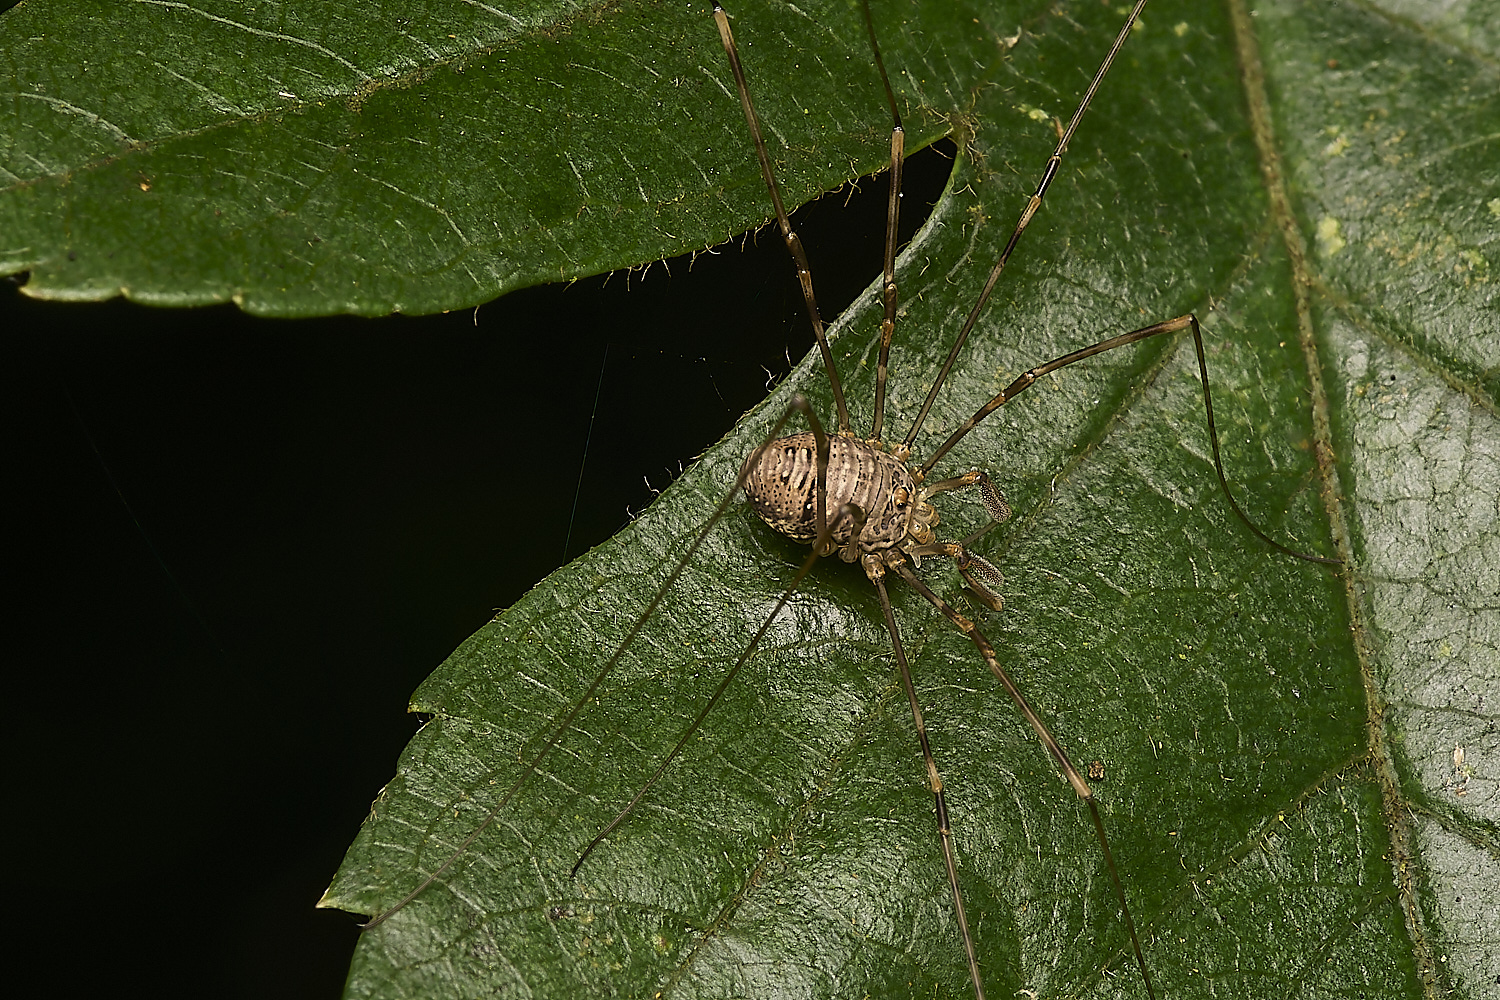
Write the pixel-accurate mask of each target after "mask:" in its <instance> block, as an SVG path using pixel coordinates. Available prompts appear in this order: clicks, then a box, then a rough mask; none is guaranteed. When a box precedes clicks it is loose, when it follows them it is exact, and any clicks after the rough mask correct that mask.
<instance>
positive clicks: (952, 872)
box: [867, 563, 984, 1000]
mask: <svg viewBox="0 0 1500 1000" xmlns="http://www.w3.org/2000/svg"><path fill="white" fill-rule="evenodd" d="M901 570H903V571H905V567H904V566H902V567H901ZM867 572H869V571H868V570H867ZM869 575H870V579H871V580H872V581H873V582H874V584H875V589H876V591H878V592H879V594H880V612H881V614H883V615H884V616H885V627H886V631H887V632H889V633H890V635H891V649H892V650H893V651H894V652H895V654H896V668H897V670H898V671H899V672H900V674H901V686H902V687H903V688H904V689H905V690H906V700H907V701H908V702H910V703H911V717H912V721H913V722H914V723H916V727H917V740H918V742H920V743H921V744H922V762H923V763H924V764H926V765H927V785H928V787H929V788H931V789H932V797H933V800H934V802H935V803H936V806H937V824H938V843H939V844H941V845H942V848H943V864H944V866H945V867H947V869H948V888H949V890H950V891H951V892H952V893H953V912H954V913H955V914H956V915H957V916H958V930H959V933H960V934H961V935H962V936H963V939H964V954H965V955H967V956H968V959H969V981H970V982H971V983H973V984H974V998H975V1000H984V979H983V977H982V976H980V974H979V956H978V955H977V954H975V952H974V935H973V934H972V933H970V932H969V918H968V915H967V914H966V913H965V912H964V894H963V890H962V889H960V888H959V886H958V862H957V861H956V860H955V859H954V856H953V828H952V824H951V823H950V822H949V820H948V799H947V797H946V796H944V794H943V776H942V775H941V774H939V773H938V769H937V762H936V761H935V760H934V759H933V757H932V744H931V743H930V742H929V741H928V739H927V724H926V723H925V722H924V721H922V706H921V705H920V704H919V703H918V702H917V689H916V686H915V685H914V684H913V683H912V679H911V667H910V665H908V664H907V662H906V651H905V650H904V649H903V648H902V646H901V632H900V630H899V629H897V628H896V616H895V614H894V613H893V612H892V611H891V597H890V594H888V593H886V589H885V580H884V578H883V571H882V570H881V569H880V566H879V564H878V563H877V564H875V571H874V572H869ZM902 575H905V572H903V574H902Z"/></svg>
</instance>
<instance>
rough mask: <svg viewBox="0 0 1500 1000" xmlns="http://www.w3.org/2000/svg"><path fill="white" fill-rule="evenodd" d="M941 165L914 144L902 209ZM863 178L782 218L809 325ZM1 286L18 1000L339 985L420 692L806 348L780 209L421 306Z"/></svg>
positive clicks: (875, 266)
mask: <svg viewBox="0 0 1500 1000" xmlns="http://www.w3.org/2000/svg"><path fill="white" fill-rule="evenodd" d="M948 155H950V156H951V151H950V152H949V154H948ZM949 163H950V161H949V160H948V159H947V158H945V157H942V156H938V155H934V154H927V155H926V156H922V157H917V158H914V160H913V161H911V162H910V163H909V164H908V182H907V193H908V197H907V198H906V199H905V202H904V209H903V210H904V212H905V215H906V217H905V218H904V219H903V222H904V224H905V225H904V226H903V228H904V229H907V230H908V231H910V230H911V229H913V228H915V226H916V225H917V224H918V223H919V222H920V221H921V220H920V217H919V216H920V214H921V212H920V211H919V210H921V209H923V206H925V205H927V204H929V203H930V202H932V201H933V200H935V199H936V197H937V194H938V192H939V190H940V189H941V185H942V183H943V181H944V179H945V178H946V173H947V169H948V166H949ZM884 187H885V185H884V183H883V181H881V182H871V183H866V184H865V185H864V192H863V193H862V194H860V195H859V196H858V197H857V198H856V199H854V201H853V203H852V204H851V205H850V207H849V208H847V209H845V208H844V207H843V206H844V203H845V200H846V193H843V192H841V193H839V194H835V195H832V196H829V197H827V198H824V199H822V200H821V201H820V202H818V203H817V204H816V205H814V206H812V207H811V208H810V209H809V211H808V212H807V213H803V214H799V216H798V217H797V226H798V229H799V232H800V233H801V234H802V236H803V238H804V240H805V241H806V243H807V244H808V250H809V254H810V256H811V258H812V261H813V267H814V275H815V278H816V281H817V285H818V292H819V298H820V300H821V303H822V306H823V313H824V315H825V316H826V317H830V318H831V317H833V316H835V315H837V314H838V312H839V311H840V310H842V309H843V308H844V306H845V305H846V304H847V303H848V302H849V301H850V300H851V299H852V298H853V297H854V296H855V295H856V294H857V293H858V292H859V290H860V289H861V288H862V287H863V286H864V285H865V284H867V283H868V282H869V281H871V280H872V279H873V278H874V277H875V276H876V275H877V273H878V270H879V244H880V237H881V233H882V232H883V226H884V213H885V207H884V198H885V192H884ZM851 247H852V249H851ZM23 281H24V276H20V278H18V279H10V280H0V332H3V337H4V350H5V355H6V363H5V365H4V388H3V398H4V400H5V407H6V411H7V412H6V415H5V427H6V439H7V442H8V447H7V448H6V453H7V454H6V464H7V466H8V471H9V473H10V474H9V475H8V477H7V479H8V481H9V482H10V483H11V484H12V485H11V487H10V492H11V494H12V496H13V497H14V498H15V500H16V501H17V502H16V504H15V508H14V513H13V515H12V521H11V531H10V533H9V535H10V543H9V545H8V546H7V549H8V550H9V551H8V554H7V558H6V563H7V566H8V568H9V570H10V573H9V575H10V576H11V577H12V579H13V580H14V581H16V584H19V588H20V599H19V600H18V601H15V602H14V603H13V604H12V616H11V617H12V620H13V621H14V623H15V624H14V626H13V630H12V635H14V636H16V637H17V638H18V640H19V641H18V642H17V648H16V652H15V654H14V655H13V656H12V657H11V658H10V662H11V669H10V671H9V675H10V677H11V681H10V685H11V687H10V691H11V703H12V706H13V722H12V724H11V726H10V728H9V734H8V743H9V752H8V754H7V756H8V758H9V759H10V761H11V769H12V773H13V774H15V775H17V776H19V787H14V786H13V789H12V794H11V797H10V803H11V804H10V806H9V807H8V808H7V810H6V812H7V815H8V816H9V817H10V820H9V824H8V826H9V828H10V830H11V831H12V834H11V837H10V838H9V839H10V840H11V849H10V853H11V858H12V870H13V871H16V872H18V874H17V876H16V879H17V881H16V882H15V883H13V889H12V892H11V893H10V894H9V895H8V899H7V902H6V910H7V916H6V923H7V925H8V928H9V929H8V931H7V935H8V937H9V939H10V945H11V954H12V956H13V958H12V975H11V977H9V978H12V979H16V978H19V979H20V980H21V982H22V986H23V988H24V989H25V990H26V992H27V993H28V994H38V995H59V994H66V995H74V994H82V993H84V992H100V993H104V994H106V995H109V994H113V993H117V992H119V991H120V989H121V988H122V987H123V988H129V987H137V988H144V989H148V990H150V991H151V994H152V995H156V996H161V995H173V994H192V995H195V996H198V995H213V996H245V997H250V996H255V997H262V996H277V997H333V996H336V995H337V994H338V993H339V991H340V987H341V985H342V983H343V979H344V975H345V971H346V969H347V966H348V961H349V956H350V954H351V952H352V949H353V947H354V943H355V940H356V938H357V936H358V929H357V927H356V926H355V920H354V918H353V917H351V916H349V915H347V914H343V913H339V912H334V911H325V910H317V909H314V904H315V903H316V902H317V900H318V897H319V896H320V895H321V894H322V891H323V889H324V888H325V887H326V886H327V884H328V882H329V880H330V878H331V877H332V875H333V872H334V870H335V868H337V866H338V864H339V861H340V859H341V858H342V856H343V851H344V849H345V847H346V846H347V845H348V844H349V842H350V841H351V840H352V839H353V837H354V834H355V831H356V830H357V828H358V826H359V824H360V822H361V820H362V819H363V818H364V816H365V814H366V812H367V810H368V807H369V803H370V801H371V800H372V799H373V798H374V796H375V795H376V793H377V792H378V791H379V789H380V787H381V786H382V785H383V784H384V783H385V782H386V781H388V780H389V779H390V778H391V776H392V775H393V774H394V771H395V766H396V759H397V756H398V754H399V753H400V751H401V749H402V747H403V746H404V745H405V744H406V741H407V740H408V739H409V738H410V736H411V734H412V733H413V732H414V731H415V730H416V728H417V726H418V721H419V720H418V719H417V718H415V717H413V716H410V715H407V714H406V703H407V697H408V695H409V694H410V693H411V691H412V690H413V689H414V688H415V687H416V686H417V684H418V683H419V682H420V681H421V680H422V679H423V678H424V677H426V676H427V674H429V673H430V672H431V671H432V670H433V669H434V668H435V667H436V666H437V665H438V663H439V662H441V661H442V659H443V658H444V657H445V656H447V654H448V653H449V652H451V651H452V649H453V648H454V647H455V646H457V645H458V644H459V643H460V642H462V641H463V640H464V639H465V638H466V637H467V636H468V635H469V634H470V633H472V632H473V631H475V630H476V629H477V628H478V627H479V626H480V625H482V624H483V623H484V622H485V621H487V620H488V619H489V618H490V617H491V616H492V614H493V613H494V611H495V610H496V609H499V608H504V607H506V606H508V605H510V604H511V603H513V602H514V601H515V600H516V599H517V598H518V597H520V596H521V595H522V594H523V593H525V592H526V591H527V590H528V589H530V588H531V587H532V586H534V585H535V584H536V583H537V582H539V581H540V580H541V579H542V577H544V576H545V575H546V574H547V573H548V572H550V571H551V570H552V569H554V568H556V567H557V566H559V565H561V564H562V563H563V562H565V561H566V560H567V559H569V558H572V557H573V556H575V555H577V554H579V553H581V552H583V551H584V550H586V549H587V548H588V547H590V546H592V545H595V544H598V543H599V542H601V541H603V540H604V539H605V538H607V537H609V536H610V535H611V534H613V533H614V532H615V531H616V530H618V529H619V528H620V527H621V526H623V525H624V524H625V523H626V522H627V520H628V518H629V516H630V512H631V511H638V510H640V509H641V508H642V507H644V506H645V505H646V504H647V503H648V502H649V501H650V499H651V496H652V495H653V488H655V489H660V488H664V487H665V486H666V485H667V484H668V483H669V482H670V481H671V480H672V478H673V477H674V476H675V475H676V473H677V471H678V469H679V468H680V465H681V464H685V463H686V462H687V461H689V460H690V459H691V457H692V456H694V455H695V454H697V453H699V452H700V451H702V450H703V449H704V448H706V447H707V446H708V445H710V444H712V443H713V442H714V441H715V440H717V439H718V438H719V437H720V436H721V435H722V434H723V433H724V431H725V430H727V429H728V427H729V426H730V425H731V424H732V423H733V422H734V420H735V419H736V418H737V417H738V416H739V415H740V414H741V413H742V412H743V411H744V410H745V409H747V408H748V407H749V406H751V405H753V404H754V403H755V402H756V401H757V400H759V399H760V398H762V397H763V396H764V394H765V392H766V390H767V388H768V385H769V384H770V382H771V381H772V380H773V379H774V378H779V377H780V376H781V375H782V374H783V373H784V372H785V370H786V368H787V358H788V357H790V358H793V359H796V358H800V357H801V355H802V354H803V353H805V351H806V350H807V349H808V347H809V346H810V345H811V333H810V331H809V330H808V327H807V322H806V319H805V317H804V313H803V307H802V302H801V296H800V294H799V293H798V291H797V288H796V283H795V281H794V279H793V277H792V273H791V266H790V263H789V261H788V259H787V256H786V252H785V250H784V249H783V247H782V245H781V240H780V239H779V238H778V237H777V236H776V234H775V231H774V230H773V229H767V230H762V231H761V232H760V234H759V235H758V237H757V238H756V239H755V240H754V241H752V242H750V243H749V244H748V245H747V247H746V248H745V249H744V251H743V252H742V251H741V249H740V248H739V247H738V246H727V247H722V248H720V251H719V252H718V253H717V254H713V255H703V256H700V257H699V258H698V260H697V261H696V262H695V263H694V264H693V265H692V267H691V269H689V266H688V262H687V261H686V260H677V261H673V262H670V263H669V265H668V267H665V268H664V267H662V266H661V265H656V266H654V267H652V268H651V269H650V270H649V272H648V273H647V274H645V275H644V276H642V275H641V274H639V273H636V274H624V273H618V274H615V275H613V276H611V277H609V278H608V279H607V280H606V279H602V278H601V279H591V280H588V281H583V282H579V283H577V284H575V285H573V286H571V287H568V286H551V287H547V288H540V289H531V290H527V291H523V292H518V293H516V294H513V295H511V296H508V297H506V298H505V299H503V300H500V301H498V302H495V303H491V304H489V305H486V306H482V307H480V308H479V309H478V310H477V311H475V310H465V311H461V312H457V313H452V314H448V315H443V316H431V317H420V318H408V317H399V316H398V317H391V318H388V319H383V320H362V319H355V318H349V317H336V318H332V319H321V320H309V321H277V320H261V319H255V318H252V317H248V316H246V315H244V314H243V313H241V312H239V311H238V309H236V308H235V307H233V306H223V307H216V308H209V309H198V310H158V309H148V308H144V307H140V306H135V305H132V304H130V303H127V302H124V301H121V300H116V301H112V302H107V303H102V304H95V305H66V304H59V303H43V302H35V301H32V300H30V299H28V298H26V297H25V296H24V295H22V294H21V293H20V291H19V287H20V284H21V283H22V282H23ZM643 478H644V479H645V480H649V482H650V486H649V487H648V486H647V484H646V483H645V482H643ZM13 585H14V584H13ZM28 980H29V981H28Z"/></svg>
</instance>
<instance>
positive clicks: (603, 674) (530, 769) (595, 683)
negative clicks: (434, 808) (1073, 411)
mask: <svg viewBox="0 0 1500 1000" xmlns="http://www.w3.org/2000/svg"><path fill="white" fill-rule="evenodd" d="M810 409H811V408H810V407H809V406H808V403H807V400H806V399H804V398H803V397H801V396H795V397H793V399H792V402H791V404H790V405H788V406H787V408H786V409H785V410H784V411H783V412H782V414H781V417H780V419H778V420H777V421H776V424H775V426H774V427H772V428H771V432H770V434H768V435H767V436H766V443H769V442H771V441H772V440H774V439H775V438H776V437H777V436H778V435H779V434H780V433H781V429H782V428H783V427H785V426H786V422H787V420H788V419H789V418H790V417H791V415H792V414H793V413H794V412H797V411H799V410H801V411H802V412H804V413H809V412H810ZM764 447H765V444H762V445H761V446H760V448H758V449H757V450H756V452H755V453H756V454H758V453H759V451H760V450H761V449H763V448H764ZM824 451H825V454H824V455H823V466H824V467H825V468H826V466H827V462H828V459H827V454H826V449H824ZM750 466H751V463H749V462H747V463H746V464H745V467H744V468H742V469H741V470H740V474H739V478H738V479H736V480H735V485H734V489H732V490H730V491H729V493H728V494H727V495H726V496H725V497H724V499H723V500H721V501H719V505H718V506H717V507H715V508H714V512H713V514H712V516H710V517H709V519H708V521H707V523H705V524H704V526H703V528H702V530H701V531H699V532H698V535H697V537H696V538H694V539H693V541H692V544H690V545H689V546H688V547H687V551H685V552H684V553H683V554H682V557H681V558H679V559H678V560H677V564H676V565H675V566H673V567H672V572H670V573H669V574H667V578H666V580H665V581H664V582H663V583H662V585H661V586H660V587H658V588H657V591H656V593H655V594H654V595H652V597H651V600H650V602H649V603H648V604H647V605H646V609H645V610H644V611H643V612H641V615H640V617H638V618H637V619H636V620H635V624H634V625H632V626H631V628H630V631H629V632H627V633H626V634H625V638H623V639H621V640H620V644H619V645H618V646H616V647H615V651H614V652H613V653H612V654H610V657H609V659H608V660H606V661H605V663H604V666H603V667H601V668H600V670H599V673H598V674H596V675H595V676H594V679H593V680H592V681H590V682H589V686H588V687H587V688H586V689H584V692H583V694H582V695H580V696H579V697H578V699H577V700H576V701H574V702H573V704H572V705H570V706H569V707H568V710H567V711H566V712H565V713H563V716H562V718H561V719H560V720H558V722H557V724H556V725H555V726H554V727H553V729H552V733H551V734H550V735H549V736H548V737H547V741H546V742H545V743H543V744H542V748H541V749H540V750H538V751H537V752H536V754H535V755H533V756H532V758H531V759H530V760H529V761H527V762H526V765H525V766H524V767H522V769H521V773H520V775H518V776H517V777H516V779H515V781H513V782H511V785H510V787H509V788H507V789H506V790H505V794H504V795H502V796H501V797H500V800H499V801H498V802H496V803H495V805H494V808H492V809H491V810H490V811H489V813H488V814H487V815H486V816H485V817H484V820H483V822H481V823H480V824H479V825H478V826H477V827H475V828H474V829H473V831H471V832H470V833H469V835H468V836H467V837H465V838H464V839H463V842H462V843H460V844H459V845H458V847H457V848H455V849H454V850H453V852H452V853H451V854H449V855H448V857H447V858H446V859H445V860H444V861H443V863H442V864H440V865H438V866H437V868H436V869H434V870H433V872H432V874H430V875H428V876H427V877H426V878H425V879H423V880H422V882H421V884H419V885H418V886H417V887H416V888H415V889H413V890H412V891H411V892H409V893H407V894H406V895H405V896H403V897H402V898H401V899H400V900H399V901H398V902H396V904H395V905H393V906H392V907H390V908H389V909H388V910H386V911H385V912H384V913H379V914H376V915H375V916H374V917H372V918H370V920H368V921H367V922H365V923H364V924H361V925H360V926H361V927H362V928H363V929H364V930H369V929H371V928H373V927H377V926H379V925H380V924H382V923H384V922H385V921H386V920H388V919H389V918H390V917H391V916H392V915H393V914H395V913H396V912H398V911H399V910H402V909H404V908H405V907H406V905H407V904H408V903H410V902H411V901H412V900H414V899H416V898H417V897H418V896H420V895H421V894H422V893H423V892H425V891H426V890H427V887H428V886H430V885H432V884H433V883H434V882H436V881H437V880H438V879H439V878H441V877H442V874H443V873H444V872H445V871H447V870H448V869H449V868H451V867H452V866H453V863H454V862H455V861H457V860H458V859H459V858H460V857H462V856H463V853H464V852H465V851H467V850H468V849H469V847H470V846H471V845H472V844H473V843H474V841H476V840H478V839H479V835H480V834H482V833H484V831H485V830H487V829H488V828H489V826H490V824H491V823H493V822H494V821H495V817H497V816H499V815H500V810H502V809H504V808H505V805H506V803H508V802H510V800H511V799H512V798H514V797H515V794H516V793H517V792H518V791H520V790H521V786H522V785H524V784H525V783H526V782H527V781H528V780H529V779H530V778H531V776H532V775H533V774H535V773H536V771H537V768H538V767H540V766H541V765H542V762H543V761H545V760H546V759H547V758H548V757H549V756H550V755H551V754H552V751H553V750H555V749H557V745H558V743H559V742H560V741H561V740H562V738H563V736H565V735H566V734H567V732H568V730H570V729H572V728H573V723H574V721H575V720H576V719H577V718H578V715H579V713H580V712H582V711H583V707H584V706H585V705H587V704H588V703H589V700H590V699H591V698H593V696H594V692H596V691H598V690H599V686H600V685H601V684H603V683H604V680H605V678H607V677H608V676H609V675H610V674H611V673H612V672H614V669H615V667H617V666H619V664H620V658H621V657H622V656H624V654H625V650H626V649H628V648H629V647H630V644H631V643H632V642H634V641H635V637H636V636H637V635H638V634H639V633H640V631H641V629H642V628H643V627H644V626H645V624H646V622H647V621H649V620H650V619H651V616H652V614H654V613H655V611H656V609H657V607H658V606H659V605H660V604H661V602H662V601H663V600H664V599H665V598H666V596H667V592H668V591H669V590H671V589H672V587H673V585H674V584H676V582H677V578H678V577H680V576H681V575H682V572H683V570H684V569H686V568H687V564H688V563H689V562H690V561H691V560H692V558H693V556H694V555H696V554H697V552H698V549H699V548H700V547H701V546H702V545H703V542H704V540H705V539H706V538H708V534H709V532H710V531H712V530H713V529H714V526H715V525H717V524H718V523H719V521H720V519H722V518H723V517H724V514H725V513H726V512H727V511H728V510H729V507H730V505H731V504H733V503H734V501H735V500H736V499H738V498H739V495H740V489H741V488H742V487H743V486H744V485H745V477H746V476H747V475H748V474H749V470H750ZM814 558H816V554H815V555H814ZM810 563H811V561H809V565H810ZM806 572H807V568H806V567H804V568H803V570H802V572H801V573H800V574H799V575H798V577H797V579H798V580H801V578H802V576H803V575H805V574H806ZM794 586H795V584H794ZM790 592H791V591H790V589H788V592H787V593H788V594H790ZM786 597H787V595H783V596H782V601H783V602H784V601H785V600H786ZM777 607H778V609H779V608H780V604H778V605H777ZM764 630H765V628H764V626H763V627H762V632H764ZM756 638H757V640H758V639H759V635H757V637H756ZM752 648H753V646H752ZM747 655H748V654H747ZM735 669H736V670H737V669H738V667H736V668H735ZM715 697H717V695H716V696H715Z"/></svg>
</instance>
